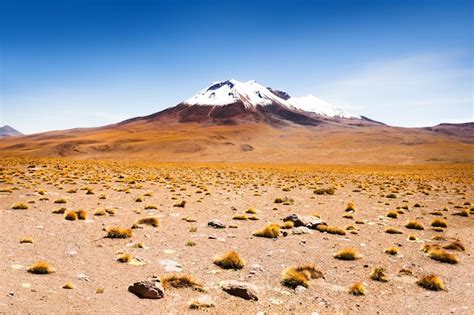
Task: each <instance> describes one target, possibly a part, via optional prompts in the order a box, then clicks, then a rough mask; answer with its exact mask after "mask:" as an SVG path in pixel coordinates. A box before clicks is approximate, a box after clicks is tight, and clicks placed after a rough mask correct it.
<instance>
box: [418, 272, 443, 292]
mask: <svg viewBox="0 0 474 315" xmlns="http://www.w3.org/2000/svg"><path fill="white" fill-rule="evenodd" d="M416 284H418V285H419V286H420V287H422V288H425V289H427V290H431V291H441V290H444V289H445V286H444V283H443V280H442V279H441V278H440V277H438V276H437V275H434V274H429V275H424V276H421V277H420V278H419V279H418V281H417V282H416Z"/></svg>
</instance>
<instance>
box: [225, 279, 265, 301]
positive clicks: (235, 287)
mask: <svg viewBox="0 0 474 315" xmlns="http://www.w3.org/2000/svg"><path fill="white" fill-rule="evenodd" d="M221 288H222V290H224V291H225V292H227V293H229V294H230V295H233V296H237V297H240V298H242V299H245V300H252V301H258V296H257V287H256V286H255V285H253V284H250V283H247V282H241V281H235V280H226V281H222V282H221Z"/></svg>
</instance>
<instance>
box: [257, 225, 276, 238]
mask: <svg viewBox="0 0 474 315" xmlns="http://www.w3.org/2000/svg"><path fill="white" fill-rule="evenodd" d="M253 235H254V236H258V237H266V238H278V236H280V226H279V225H278V224H269V225H267V226H266V227H264V228H263V229H261V230H258V231H256V232H255V233H253Z"/></svg>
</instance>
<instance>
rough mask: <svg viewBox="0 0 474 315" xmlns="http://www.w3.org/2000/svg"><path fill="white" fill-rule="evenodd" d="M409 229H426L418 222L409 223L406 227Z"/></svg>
mask: <svg viewBox="0 0 474 315" xmlns="http://www.w3.org/2000/svg"><path fill="white" fill-rule="evenodd" d="M405 227H406V228H407V229H411V230H424V229H425V228H424V227H423V224H421V223H420V222H418V221H416V220H412V221H408V223H407V224H406V225H405Z"/></svg>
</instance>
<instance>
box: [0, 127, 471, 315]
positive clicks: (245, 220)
mask: <svg viewBox="0 0 474 315" xmlns="http://www.w3.org/2000/svg"><path fill="white" fill-rule="evenodd" d="M210 128H211V129H204V130H209V131H210V130H212V127H210ZM214 128H219V127H214ZM116 132H119V131H116ZM120 132H123V133H125V132H127V133H129V134H131V137H132V135H133V133H132V132H131V131H130V130H126V131H120ZM278 132H279V131H278V130H276V131H275V133H278ZM428 132H429V131H426V133H425V134H428ZM423 134H424V133H419V134H418V135H417V136H416V137H415V138H416V139H418V140H417V141H424V140H423V139H424V138H423V137H422V136H421V135H423ZM143 135H145V134H144V133H142V136H140V137H143ZM301 136H303V135H301ZM207 137H212V132H209V134H207ZM223 137H227V135H225V134H224V135H223ZM275 137H281V135H278V134H277V135H275ZM333 137H336V135H333ZM345 137H346V135H343V136H341V139H342V138H344V139H346V143H349V147H353V148H354V149H356V148H357V144H354V143H351V141H347V138H345ZM371 137H375V135H374V134H372V135H371ZM323 138H324V137H322V138H320V141H324V139H323ZM415 138H413V137H409V136H407V139H409V140H407V141H415V140H414V139H415ZM21 139H22V138H18V139H16V140H15V139H14V140H6V141H5V142H2V146H3V149H2V150H3V154H4V155H5V156H6V155H9V154H7V152H6V151H5V149H4V148H5V143H7V142H8V141H17V142H18V141H21ZM81 139H87V135H86V136H84V137H82V138H81ZM108 139H112V138H108ZM402 139H403V138H400V139H399V140H398V141H403V140H402ZM430 139H431V140H430V141H434V140H433V139H435V138H433V137H432V136H431V135H430ZM446 139H448V140H449V141H448V140H446ZM174 140H176V139H174ZM201 140H202V139H201ZM218 140H219V141H221V142H225V141H226V139H225V138H224V139H218ZM51 141H59V140H51ZM61 141H62V140H61ZM144 141H145V140H144ZM163 141H166V140H163ZM202 141H204V140H202ZM257 141H258V142H257ZM8 143H9V142H8ZM12 143H13V142H12ZM29 143H33V142H29ZM145 143H146V142H145ZM173 143H174V144H173V145H174V147H173V149H172V150H171V151H170V152H173V154H174V156H179V155H176V154H175V153H174V152H175V151H176V150H178V149H179V148H180V147H181V146H177V145H176V142H173ZM243 143H244V142H243ZM243 143H242V144H243ZM245 143H249V144H251V146H252V147H256V148H257V149H256V150H255V151H256V152H258V150H260V147H259V143H260V144H261V145H262V146H263V144H264V143H265V141H264V140H263V139H258V132H256V133H255V138H253V139H245ZM288 143H289V142H288ZM436 143H437V144H433V145H432V146H426V147H424V148H425V149H426V150H425V151H424V152H420V153H419V155H417V160H416V161H418V162H420V161H423V160H424V158H425V157H426V156H432V155H436V154H435V153H436V152H439V156H440V157H439V158H440V159H441V160H443V159H444V157H443V154H444V153H446V152H448V153H449V159H448V160H450V161H454V160H455V159H456V158H458V159H461V160H463V161H465V160H468V159H472V155H469V154H470V153H469V152H471V153H472V151H470V150H472V144H461V145H460V144H459V143H457V144H452V146H451V144H449V143H454V142H453V140H452V138H446V136H444V135H440V136H439V138H436ZM17 144H18V143H17ZM162 144H163V142H161V144H160V145H162ZM240 144H241V143H239V145H240ZM438 144H442V145H438ZM92 145H94V144H90V145H87V144H86V146H87V147H89V148H90V146H92ZM101 145H103V144H101ZM222 145H224V144H222ZM400 146H402V147H406V148H410V150H412V148H414V147H416V143H414V144H413V145H407V146H403V145H400V143H398V144H396V145H395V144H387V147H386V148H392V149H393V151H389V152H388V153H387V152H386V153H384V154H385V155H383V157H385V156H390V154H392V153H393V152H399V148H400ZM182 147H183V150H185V151H186V150H188V148H189V147H188V146H182ZM270 147H271V146H270V145H269V144H267V148H270ZM44 148H50V147H48V146H47V145H46V146H44ZM365 148H366V147H365ZM386 148H384V147H379V150H381V152H382V151H384V150H385V149H386ZM429 148H431V150H433V151H429V150H430V149H429ZM32 150H33V151H34V150H41V146H37V147H36V149H32ZM80 150H85V149H84V148H83V147H80ZM131 150H132V151H133V149H131ZM163 150H167V149H163ZM278 150H279V147H275V148H272V151H271V152H266V151H263V152H262V151H260V152H259V154H258V156H261V157H265V156H266V154H272V155H271V158H272V159H273V158H275V159H276V162H280V164H281V165H277V164H243V163H240V164H237V163H234V164H230V163H227V164H219V163H209V164H204V163H203V164H189V163H188V164H186V163H156V162H150V163H145V162H133V161H125V160H126V159H125V158H123V159H120V160H119V161H111V160H108V161H107V160H89V159H87V160H86V159H83V158H85V156H82V157H81V156H79V157H80V158H81V160H74V159H70V158H68V159H66V158H58V159H55V158H37V157H33V158H32V157H11V156H10V157H2V159H1V162H0V207H1V209H0V216H1V217H0V222H1V232H2V233H1V238H0V249H1V252H2V259H1V260H0V270H1V271H0V272H1V274H2V281H1V285H0V313H2V314H3V313H5V314H12V313H38V314H52V313H81V314H84V313H86V314H94V313H117V314H123V313H160V314H163V313H173V314H178V313H185V312H195V313H199V312H200V310H204V311H207V312H208V313H219V314H257V313H259V314H291V313H295V314H312V313H314V314H318V313H319V314H334V313H398V314H414V313H416V314H447V313H454V314H472V313H473V312H474V302H473V300H472V292H473V291H474V288H473V285H474V259H473V256H472V251H473V249H474V245H473V239H472V231H473V228H474V221H473V215H474V208H473V202H474V200H473V199H474V191H473V178H474V165H473V164H469V163H457V164H435V163H433V161H431V162H428V161H425V162H427V163H428V164H420V165H406V166H401V165H396V166H391V165H390V162H391V161H395V160H397V158H395V157H394V158H393V160H392V159H389V160H387V161H386V163H385V165H384V166H380V165H378V166H377V165H373V166H372V165H358V166H331V165H326V166H323V165H319V166H314V165H313V166H309V165H303V164H291V165H285V164H284V163H283V162H284V161H282V160H278V159H277V156H278ZM308 150H310V149H308ZM313 150H314V152H316V151H317V149H313ZM340 150H342V148H341V149H340ZM218 151H219V150H218V149H216V151H215V153H214V154H215V156H217V154H218V153H217V152H218ZM290 151H291V150H290V149H288V148H286V151H285V152H290ZM453 151H455V152H459V155H457V154H454V153H453ZM121 152H122V154H123V155H126V154H128V153H127V151H126V150H125V151H121ZM150 152H151V151H150ZM229 152H230V151H226V154H225V155H224V156H223V157H222V161H225V160H226V159H227V158H229V159H230V161H235V160H239V157H241V155H238V156H237V157H236V158H235V159H232V158H231V156H232V155H231V153H229ZM241 152H243V151H241ZM361 152H363V150H360V151H355V152H354V153H351V152H350V151H347V150H346V151H344V152H342V151H337V150H336V151H334V152H330V151H328V152H325V153H324V154H327V156H326V157H322V156H319V155H317V154H316V156H317V157H318V158H321V159H322V160H323V161H325V162H326V163H330V161H331V160H332V159H333V158H334V159H335V160H336V161H339V162H340V161H344V157H341V156H351V158H353V154H362V153H361ZM10 153H11V152H10ZM43 153H44V152H43ZM248 153H249V154H252V151H249V152H248ZM298 153H301V151H297V152H295V153H294V156H297V155H298ZM141 154H143V155H141V156H145V155H144V154H145V153H141ZM170 154H171V153H170ZM194 154H199V153H198V152H196V153H194ZM241 154H243V153H241ZM366 154H368V153H366ZM393 154H395V153H393ZM400 154H404V153H403V151H402V152H401V153H400ZM405 154H407V155H409V154H408V153H405ZM10 155H11V154H10ZM17 155H18V154H17ZM32 155H34V154H32ZM184 156H186V157H190V156H192V155H189V154H188V155H184ZM256 156H257V155H256ZM304 156H305V155H303V156H301V157H299V158H295V159H294V160H293V163H296V162H301V163H304V162H307V161H304V160H303V159H304ZM307 156H311V155H306V157H307ZM367 156H368V155H367ZM370 156H373V157H375V156H377V152H370ZM92 157H93V156H92ZM114 157H115V158H119V156H118V154H116V155H115V156H114ZM152 159H153V158H150V160H152ZM163 159H166V156H165V157H163ZM262 159H264V158H262ZM203 160H204V161H206V159H205V158H204V159H203ZM361 161H362V160H361ZM398 161H401V160H400V159H398ZM254 162H255V163H257V162H261V160H259V159H256V160H255V161H254ZM411 162H413V161H411ZM397 164H400V163H397ZM292 214H294V216H291V215H292ZM284 219H285V220H284ZM221 223H222V224H223V225H224V226H225V227H221V228H218V227H219V225H220V224H221ZM114 227H115V228H119V229H113V228H114ZM265 227H267V228H266V229H264V228H265ZM232 251H234V252H235V253H232V254H229V255H227V257H224V258H226V259H223V260H222V259H219V257H222V256H223V255H226V254H227V253H229V252H232ZM336 254H339V255H336ZM336 256H337V257H336ZM38 262H40V263H39V264H38ZM226 268H230V269H226ZM374 271H375V272H374ZM38 272H39V273H41V272H43V273H44V274H37V273H38ZM170 275H175V276H177V277H176V278H171V277H170ZM152 276H155V277H158V278H160V279H161V284H162V285H163V287H164V291H163V292H162V293H163V294H164V296H163V297H162V298H160V299H140V298H139V297H137V296H136V295H135V294H133V293H132V292H129V286H131V285H132V284H133V283H135V282H139V281H145V280H147V279H150V277H152ZM427 276H428V277H427ZM155 279H156V278H155ZM173 279H174V280H173ZM177 279H178V280H177ZM228 280H237V281H240V282H241V283H238V284H237V285H236V284H235V283H233V282H231V283H230V284H229V282H226V281H228ZM229 286H231V287H232V286H233V287H232V288H231V289H228V287H229ZM236 286H237V287H239V286H240V289H241V290H238V288H237V289H236V288H235V287H236ZM225 288H227V289H226V290H224V289H225ZM192 307H195V308H197V309H198V310H193V309H191V308H192Z"/></svg>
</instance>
